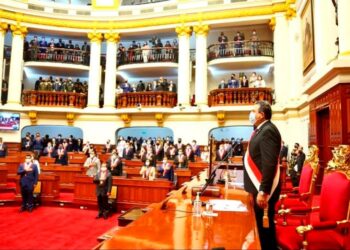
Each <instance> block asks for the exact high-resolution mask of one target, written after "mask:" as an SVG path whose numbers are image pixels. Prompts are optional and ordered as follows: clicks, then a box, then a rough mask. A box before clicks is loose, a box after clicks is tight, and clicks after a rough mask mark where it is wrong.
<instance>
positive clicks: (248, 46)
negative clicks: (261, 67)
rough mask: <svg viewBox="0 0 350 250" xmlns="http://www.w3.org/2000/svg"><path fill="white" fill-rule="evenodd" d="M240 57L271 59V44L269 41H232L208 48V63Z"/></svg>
mask: <svg viewBox="0 0 350 250" xmlns="http://www.w3.org/2000/svg"><path fill="white" fill-rule="evenodd" d="M242 56H270V57H273V42H270V41H258V42H252V41H234V42H228V43H217V44H212V45H210V46H209V47H208V61H210V60H214V59H217V58H229V57H242Z"/></svg>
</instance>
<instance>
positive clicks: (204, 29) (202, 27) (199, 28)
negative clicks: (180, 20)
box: [193, 23, 210, 36]
mask: <svg viewBox="0 0 350 250" xmlns="http://www.w3.org/2000/svg"><path fill="white" fill-rule="evenodd" d="M209 30H210V28H209V26H208V25H207V24H201V23H200V24H198V25H196V26H194V28H193V31H194V32H195V33H196V35H202V36H207V35H208V32H209Z"/></svg>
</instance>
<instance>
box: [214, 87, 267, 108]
mask: <svg viewBox="0 0 350 250" xmlns="http://www.w3.org/2000/svg"><path fill="white" fill-rule="evenodd" d="M272 92H273V90H272V89H271V88H237V89H214V90H212V91H210V93H209V97H208V105H209V106H210V107H217V106H235V105H253V104H254V103H255V102H256V101H262V100H264V101H268V102H269V103H270V104H272Z"/></svg>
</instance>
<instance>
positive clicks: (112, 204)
mask: <svg viewBox="0 0 350 250" xmlns="http://www.w3.org/2000/svg"><path fill="white" fill-rule="evenodd" d="M117 194H118V188H117V186H112V189H111V194H110V196H109V197H108V206H109V211H110V212H116V211H117Z"/></svg>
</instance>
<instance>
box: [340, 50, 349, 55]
mask: <svg viewBox="0 0 350 250" xmlns="http://www.w3.org/2000/svg"><path fill="white" fill-rule="evenodd" d="M339 55H340V56H350V50H347V51H344V52H342V53H340V54H339Z"/></svg>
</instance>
